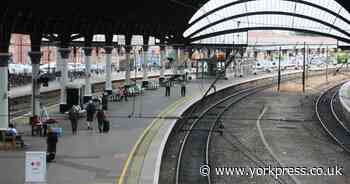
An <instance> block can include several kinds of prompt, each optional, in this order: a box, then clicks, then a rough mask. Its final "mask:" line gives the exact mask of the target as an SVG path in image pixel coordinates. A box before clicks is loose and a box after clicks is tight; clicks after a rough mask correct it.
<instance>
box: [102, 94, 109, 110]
mask: <svg viewBox="0 0 350 184" xmlns="http://www.w3.org/2000/svg"><path fill="white" fill-rule="evenodd" d="M108 96H109V95H108V93H106V92H104V93H103V95H102V109H103V110H108Z"/></svg>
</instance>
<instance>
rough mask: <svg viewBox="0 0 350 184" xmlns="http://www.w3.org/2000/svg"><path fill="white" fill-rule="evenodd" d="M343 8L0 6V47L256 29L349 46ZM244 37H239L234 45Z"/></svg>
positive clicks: (189, 1)
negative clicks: (25, 41) (23, 41)
mask: <svg viewBox="0 0 350 184" xmlns="http://www.w3.org/2000/svg"><path fill="white" fill-rule="evenodd" d="M346 3H349V2H348V1H347V0H336V1H335V0H152V1H146V0H139V1H121V2H119V1H91V2H90V1H82V0H75V1H67V0H61V1H57V2H49V1H43V0H37V1H18V0H11V1H9V0H7V1H6V0H5V1H3V2H1V6H0V12H1V14H0V28H1V29H0V31H1V34H0V42H4V41H6V39H8V38H7V37H8V36H6V35H4V34H5V33H6V32H11V33H23V34H31V33H33V32H43V34H44V35H45V37H46V38H52V39H50V40H54V41H61V42H62V41H64V42H67V41H71V40H74V39H77V38H81V37H86V36H89V37H91V35H94V34H108V35H109V37H110V35H127V34H129V35H130V34H131V35H149V36H155V37H157V38H159V39H161V40H165V41H167V40H168V41H169V42H172V43H189V42H196V41H198V40H205V39H209V38H215V37H225V36H226V37H232V36H230V35H232V33H234V32H237V33H239V32H246V31H247V30H261V29H263V30H270V29H277V30H291V31H301V32H308V33H315V34H320V35H323V36H329V37H333V38H335V39H338V40H340V41H344V42H350V34H349V30H350V21H349V20H350V14H349V10H350V6H347V4H346ZM191 17H192V18H191ZM183 33H184V34H183ZM1 35H3V36H1ZM55 35H57V36H55ZM62 35H63V36H62ZM67 35H68V36H67ZM73 35H74V36H73ZM238 35H240V34H238ZM245 37H246V36H245V35H244V34H241V36H240V37H239V38H237V39H238V41H237V42H239V39H241V40H244V39H245ZM232 39H234V38H232ZM108 40H111V39H108Z"/></svg>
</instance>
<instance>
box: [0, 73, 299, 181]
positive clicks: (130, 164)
mask: <svg viewBox="0 0 350 184" xmlns="http://www.w3.org/2000/svg"><path fill="white" fill-rule="evenodd" d="M300 72H301V71H289V72H284V75H287V74H296V75H298V76H299V75H300ZM300 76H301V75H300ZM259 79H260V80H266V81H267V82H272V81H276V79H277V77H276V73H270V74H262V75H258V76H256V75H252V76H247V77H245V78H235V79H234V78H233V77H232V76H229V80H222V81H220V82H219V83H218V84H217V85H216V88H217V90H222V89H225V88H227V87H230V86H233V85H239V84H242V83H245V82H249V81H254V80H259ZM210 83H211V81H209V80H206V81H203V80H194V81H191V82H190V83H189V84H188V85H187V89H188V90H187V97H181V96H180V88H179V86H177V87H175V88H173V89H172V91H171V96H170V97H165V96H164V89H162V88H161V89H158V90H155V91H147V92H146V93H145V95H144V96H138V97H136V98H135V101H134V100H132V98H130V99H129V101H128V102H116V103H113V102H112V103H110V105H109V110H108V112H107V113H108V118H109V119H110V120H111V131H110V133H109V134H106V135H100V134H99V133H97V131H96V126H97V125H95V130H94V131H93V132H91V131H87V130H86V125H85V120H84V119H83V120H81V121H80V122H79V134H78V136H72V135H71V131H70V124H69V122H68V120H67V119H66V117H64V116H62V115H59V113H58V109H57V108H53V109H51V116H57V118H59V120H60V121H61V125H60V126H62V127H63V128H64V136H63V137H61V138H60V140H59V143H58V152H57V161H56V162H55V163H52V164H50V166H49V169H48V181H49V183H53V184H56V183H57V184H58V183H62V182H65V183H75V184H79V183H82V184H83V183H84V184H89V183H101V184H102V183H115V182H117V183H120V184H121V183H133V182H138V183H158V177H159V176H158V174H159V169H160V164H161V158H162V154H163V149H164V146H165V143H166V141H167V137H168V136H169V134H170V132H171V130H172V127H173V126H174V125H175V123H176V120H177V118H178V117H180V116H181V115H182V114H183V112H184V111H185V110H186V109H187V108H189V107H190V106H191V105H193V104H194V103H196V102H197V101H198V100H199V99H200V98H201V97H202V95H203V93H204V91H205V90H206V89H207V88H208V86H209V84H210ZM131 112H132V113H131ZM140 115H141V116H140ZM129 116H130V117H132V118H129ZM18 128H19V129H20V130H21V131H24V132H28V131H29V130H28V129H29V127H28V125H21V126H20V127H18ZM24 139H25V141H26V143H29V144H30V148H29V150H23V151H14V152H0V161H1V163H4V164H7V163H8V164H11V165H12V167H13V168H10V169H7V170H2V171H1V172H3V174H6V175H7V176H11V172H13V171H14V170H16V172H17V173H18V175H21V176H24V169H23V168H22V167H21V166H22V165H23V164H22V163H24V151H30V150H45V149H46V146H45V145H46V143H45V139H42V138H39V137H30V136H27V135H25V136H24ZM62 178H64V181H63V180H62ZM21 180H22V178H21V177H15V178H12V177H9V178H1V179H0V182H1V183H3V182H4V183H23V181H21Z"/></svg>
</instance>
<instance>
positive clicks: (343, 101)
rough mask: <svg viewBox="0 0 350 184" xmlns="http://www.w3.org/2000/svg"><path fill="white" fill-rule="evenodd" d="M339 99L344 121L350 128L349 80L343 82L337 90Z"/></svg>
mask: <svg viewBox="0 0 350 184" xmlns="http://www.w3.org/2000/svg"><path fill="white" fill-rule="evenodd" d="M339 101H340V105H341V109H342V113H343V114H344V119H345V121H344V123H345V126H347V128H350V82H347V83H345V84H344V85H343V86H342V87H341V88H340V90H339Z"/></svg>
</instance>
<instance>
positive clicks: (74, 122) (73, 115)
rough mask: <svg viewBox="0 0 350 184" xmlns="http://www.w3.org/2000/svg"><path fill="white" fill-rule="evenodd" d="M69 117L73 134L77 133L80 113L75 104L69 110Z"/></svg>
mask: <svg viewBox="0 0 350 184" xmlns="http://www.w3.org/2000/svg"><path fill="white" fill-rule="evenodd" d="M68 118H69V120H70V123H71V126H72V132H73V135H75V134H77V127H78V120H79V113H78V110H77V108H76V107H75V106H73V107H72V108H71V110H70V111H69V113H68Z"/></svg>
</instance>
